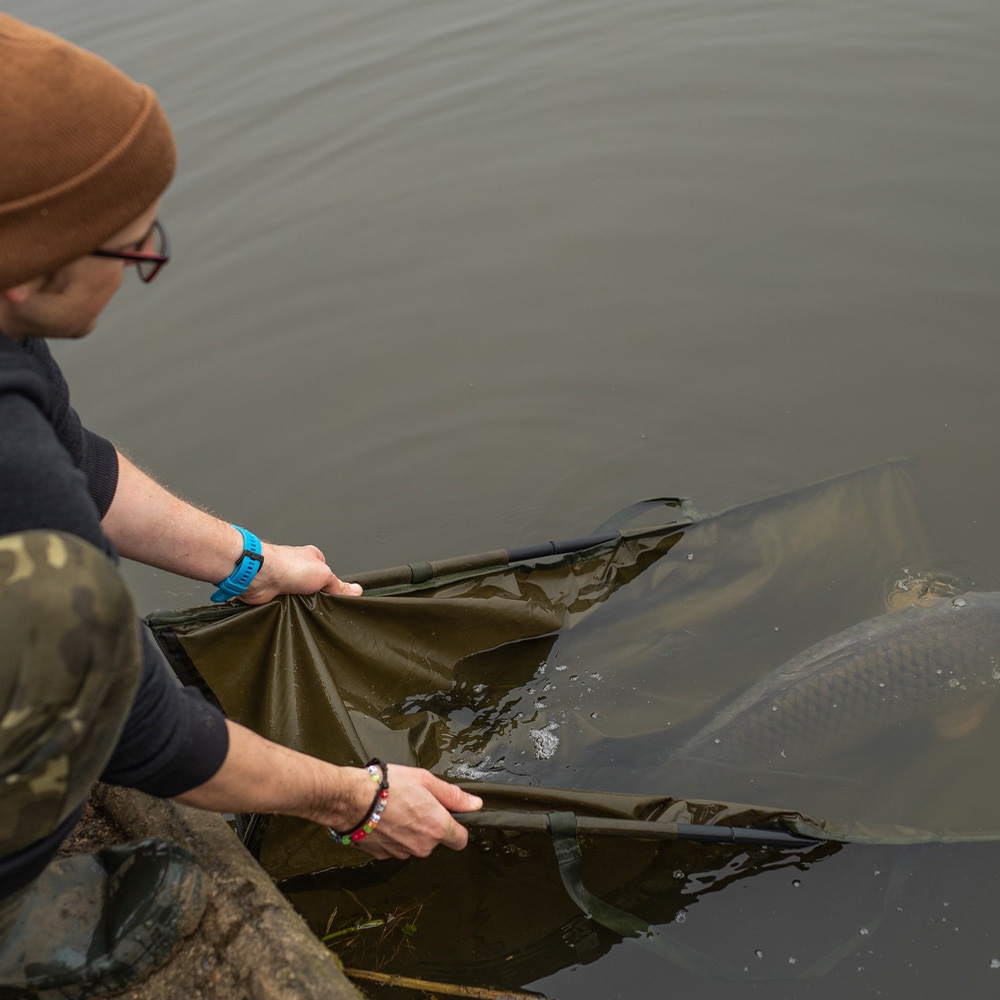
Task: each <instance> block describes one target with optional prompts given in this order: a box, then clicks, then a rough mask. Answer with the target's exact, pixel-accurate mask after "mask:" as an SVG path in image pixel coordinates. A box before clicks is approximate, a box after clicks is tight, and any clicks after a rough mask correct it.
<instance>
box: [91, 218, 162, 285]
mask: <svg viewBox="0 0 1000 1000" xmlns="http://www.w3.org/2000/svg"><path fill="white" fill-rule="evenodd" d="M150 239H152V240H153V249H152V250H140V249H138V248H139V247H144V246H145V245H146V244H147V243H148V242H149V240H150ZM90 256H91V257H110V258H112V259H113V260H124V261H127V262H128V263H130V264H135V269H136V271H138V272H139V277H140V278H141V279H142V281H143V282H144V283H145V284H147V285H148V284H149V283H150V282H151V281H152V280H153V278H155V277H156V276H157V275H158V274H159V273H160V269H161V268H162V267H163V265H164V264H169V263H170V243H169V241H168V240H167V231H166V230H165V229H164V228H163V223H161V222H160V220H159V219H156V220H155V221H154V222H153V227H152V228H151V229H150V230H149V232H148V233H146V235H145V236H144V237H143V238H142V239H141V240H139V242H138V243H136V249H135V250H91V251H90Z"/></svg>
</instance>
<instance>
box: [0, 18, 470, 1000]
mask: <svg viewBox="0 0 1000 1000" xmlns="http://www.w3.org/2000/svg"><path fill="white" fill-rule="evenodd" d="M174 159H175V155H174V144H173V138H172V136H171V133H170V128H169V125H168V124H167V121H166V119H165V117H164V115H163V112H162V110H161V109H160V106H159V104H158V102H157V100H156V98H155V96H154V95H153V93H152V92H151V91H150V90H149V89H148V88H146V87H143V86H140V85H139V84H136V83H134V82H133V81H132V80H130V79H129V78H128V77H126V76H124V75H123V74H122V73H120V72H119V71H118V70H116V69H114V68H113V67H111V66H110V65H109V64H108V63H106V62H104V61H103V60H101V59H99V58H97V57H96V56H94V55H92V54H90V53H88V52H85V51H84V50H82V49H79V48H77V47H76V46H73V45H71V44H69V43H67V42H65V41H63V40H62V39H59V38H57V37H56V36H54V35H51V34H48V33H46V32H43V31H40V30H38V29H35V28H33V27H30V26H28V25H25V24H23V23H22V22H20V21H17V20H15V19H14V18H12V17H9V16H7V15H4V14H0V996H4V995H8V996H14V995H16V996H61V997H70V996H72V997H88V996H96V995H103V994H104V993H106V992H110V991H113V990H121V989H124V988H127V987H128V986H129V985H131V984H133V983H134V982H137V981H139V980H141V979H142V978H143V977H144V976H145V975H146V974H147V973H148V972H149V971H150V970H151V969H153V968H155V967H156V966H157V965H159V964H162V962H163V961H165V960H166V958H167V957H169V955H170V954H171V953H172V951H173V949H174V947H175V946H176V945H177V943H178V942H179V941H180V940H181V938H182V937H183V936H184V935H185V934H187V933H189V932H190V931H191V930H193V929H194V927H195V926H196V925H197V923H198V920H199V919H200V915H201V910H202V908H203V906H204V891H203V887H202V881H201V877H200V875H199V871H198V865H197V862H196V861H195V859H194V858H192V857H191V856H190V855H189V854H188V853H187V852H185V851H183V850H182V849H181V848H179V847H178V846H177V845H172V844H169V843H166V842H158V841H147V842H143V843H141V844H138V845H121V846H118V847H115V848H112V849H105V850H103V851H101V852H98V853H97V854H96V855H80V856H76V857H73V858H70V859H68V860H64V861H60V862H57V863H55V864H52V863H51V861H52V858H53V857H54V855H55V852H56V850H57V848H58V845H59V844H60V843H61V841H62V840H63V839H64V838H65V837H66V835H67V834H68V833H69V831H70V830H71V828H72V827H73V825H74V823H75V822H76V820H77V819H78V817H79V814H80V812H81V810H82V806H83V803H84V802H85V801H86V798H87V796H88V794H89V790H90V787H91V786H92V784H93V782H94V781H95V780H97V779H98V778H99V777H100V778H103V780H105V781H108V782H112V783H117V784H123V785H128V786H130V787H135V788H139V789H142V790H144V791H147V792H149V793H151V794H153V795H158V796H162V797H171V798H175V799H177V800H178V801H180V802H184V803H187V804H190V805H193V806H197V807H200V808H204V809H210V810H215V811H233V812H263V813H268V812H277V813H285V814H288V815H293V816H300V817H304V818H306V819H310V820H313V821H315V822H316V823H320V824H323V825H325V826H328V827H330V828H331V831H336V834H337V835H339V836H340V837H341V838H343V837H347V838H349V839H350V841H351V842H353V843H356V845H357V846H358V847H359V848H360V849H361V850H363V851H366V852H368V853H369V854H370V855H372V856H374V857H376V858H386V857H407V856H410V855H419V856H423V855H426V854H428V853H429V852H430V851H431V850H433V848H434V847H435V846H436V845H438V844H444V845H446V846H448V847H451V848H454V849H460V848H462V847H464V846H465V843H466V840H467V835H466V833H465V831H464V830H463V828H462V827H461V826H459V825H458V824H457V823H456V822H455V820H454V819H453V818H452V817H451V815H450V812H452V811H464V810H469V809H475V808H478V807H479V806H480V805H481V802H480V801H479V800H478V799H477V798H476V797H474V796H470V795H467V794H466V793H464V792H462V791H461V790H460V789H457V788H455V787H454V786H452V785H449V784H447V783H445V782H442V781H440V780H439V779H437V778H435V777H434V776H432V775H431V774H429V773H428V772H426V771H422V770H417V769H412V768H405V767H402V766H392V767H388V768H387V767H385V766H384V765H381V764H373V765H372V766H370V767H369V768H367V769H364V768H351V767H338V766H335V765H333V764H330V763H327V762H324V761H320V760H316V759H313V758H310V757H307V756H305V755H303V754H300V753H296V752H294V751H292V750H288V749H286V748H283V747H280V746H277V745H276V744H273V743H270V742H268V741H267V740H264V739H262V738H261V737H259V736H257V735H255V734H254V733H252V732H250V731H249V730H247V729H244V728H242V727H240V726H238V725H235V724H233V723H232V722H229V721H228V720H225V719H223V718H222V716H221V715H220V714H219V713H218V712H217V711H216V710H215V709H214V708H212V707H211V706H209V705H208V704H207V703H206V702H205V701H204V700H203V699H201V698H200V697H199V696H198V695H197V694H196V693H195V692H193V691H191V690H187V689H181V688H179V687H177V686H176V684H175V683H174V681H173V679H172V677H171V676H170V675H169V674H168V672H167V669H166V667H165V666H164V665H163V664H162V661H161V660H160V659H159V657H158V655H157V653H156V651H155V649H154V648H153V647H152V645H151V643H150V640H149V638H148V636H147V635H146V633H145V631H144V630H141V629H140V628H139V626H138V623H137V620H136V617H135V613H134V610H133V608H132V604H131V601H130V599H129V596H128V594H127V592H126V590H125V587H124V584H123V583H122V581H121V578H120V576H119V575H118V573H117V570H116V569H115V565H114V563H115V561H116V558H117V556H116V553H121V554H122V555H124V556H126V557H128V558H132V559H137V560H140V561H142V562H145V563H148V564H150V565H153V566H157V567H159V568H162V569H166V570H170V571H172V572H176V573H180V574H183V575H185V576H188V577H191V578H193V579H198V580H204V581H206V582H209V583H212V584H214V585H216V586H217V587H218V588H219V590H218V592H217V593H216V594H215V595H213V596H214V597H216V598H218V599H226V598H228V597H235V596H238V597H240V598H241V599H242V600H244V601H247V602H250V603H261V602H264V601H267V600H269V599H271V598H272V597H274V596H275V595H277V594H281V593H313V592H316V591H320V590H321V591H324V592H326V593H330V594H340V595H345V596H347V595H354V596H356V595H358V594H360V588H359V587H357V586H355V585H351V584H346V583H343V582H341V581H340V580H339V579H338V578H337V577H336V576H335V575H334V573H333V572H332V571H331V569H330V568H329V566H327V564H326V561H325V559H324V557H323V554H322V553H321V552H320V551H319V550H318V549H316V548H314V547H312V546H302V547H290V546H280V545H272V544H270V543H267V542H264V543H260V542H259V540H258V539H257V538H256V536H254V535H253V534H252V533H250V532H247V531H245V530H244V529H242V528H238V527H236V526H234V525H231V524H228V523H226V522H224V521H220V520H218V519H217V518H215V517H212V516H211V515H209V514H207V513H205V512H203V511H200V510H198V509H196V508H194V507H192V506H191V505H189V504H187V503H185V502H183V501H181V500H179V499H177V498H176V497H174V496H172V495H171V494H170V493H169V492H167V491H166V490H165V489H164V488H162V487H161V486H159V485H158V484H157V483H155V482H154V481H153V480H152V479H150V478H149V477H148V476H147V475H146V474H145V473H143V472H142V471H140V470H139V469H138V468H137V467H136V466H135V465H133V464H132V463H131V462H130V461H128V460H127V459H126V458H125V457H124V456H122V455H121V454H119V453H118V451H117V450H116V449H115V447H114V446H113V445H112V444H111V443H110V442H108V441H106V440H104V439H103V438H100V437H98V436H97V435H95V434H93V433H91V432H89V431H87V430H86V429H85V428H84V427H83V426H82V425H81V423H80V421H79V419H78V417H77V415H76V413H75V411H74V410H73V409H72V407H71V406H70V404H69V395H68V390H67V387H66V383H65V381H64V380H63V377H62V374H61V372H60V370H59V368H58V366H57V365H56V363H55V361H54V360H53V359H52V356H51V354H50V353H49V351H48V348H47V346H46V340H47V339H55V338H69V337H72V338H75V337H83V336H85V335H86V334H88V333H89V332H90V331H91V330H92V329H93V328H94V325H95V323H96V322H97V319H98V317H99V316H100V314H101V312H102V310H103V309H104V307H105V306H106V305H107V304H108V302H109V301H110V300H111V298H112V296H113V295H114V294H115V292H116V291H117V290H118V287H119V285H120V283H121V280H122V277H123V274H124V272H125V270H126V269H129V268H132V267H134V268H135V269H136V270H137V271H138V272H139V276H140V278H142V279H143V280H144V281H150V280H152V279H153V278H154V277H155V276H156V275H157V273H158V272H159V271H160V270H161V269H162V267H163V266H164V265H165V264H166V263H167V261H168V260H169V250H168V246H167V237H166V232H165V229H164V227H163V225H162V224H161V223H160V222H159V220H158V211H159V198H160V195H161V194H162V192H163V190H164V189H165V188H166V186H167V184H168V183H169V182H170V179H171V177H172V174H173V170H174Z"/></svg>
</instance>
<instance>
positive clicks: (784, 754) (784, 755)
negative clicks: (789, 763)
mask: <svg viewBox="0 0 1000 1000" xmlns="http://www.w3.org/2000/svg"><path fill="white" fill-rule="evenodd" d="M781 756H782V757H784V758H785V760H788V754H787V753H785V751H784V750H782V751H781Z"/></svg>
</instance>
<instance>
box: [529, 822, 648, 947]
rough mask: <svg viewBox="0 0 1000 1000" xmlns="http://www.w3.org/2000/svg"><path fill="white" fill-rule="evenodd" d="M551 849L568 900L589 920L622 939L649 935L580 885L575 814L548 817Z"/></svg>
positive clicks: (642, 925)
mask: <svg viewBox="0 0 1000 1000" xmlns="http://www.w3.org/2000/svg"><path fill="white" fill-rule="evenodd" d="M548 821H549V832H550V833H551V834H552V846H553V847H554V848H555V852H556V860H557V861H558V862H559V875H560V877H561V878H562V882H563V885H564V886H565V887H566V892H567V893H568V894H569V898H570V899H572V900H573V902H574V903H576V905H577V906H579V907H580V909H581V910H583V912H584V913H585V914H586V915H587V916H588V917H590V918H591V919H592V920H596V921H597V923H599V924H600V925H601V926H602V927H607V929H608V930H609V931H614V932H615V933H616V934H620V935H621V936H622V937H639V935H640V934H648V933H649V930H650V928H649V924H647V923H646V922H645V921H643V920H640V919H639V918H638V917H634V916H632V914H631V913H626V912H625V911H624V910H619V909H618V907H617V906H612V905H611V904H610V903H605V902H604V900H603V899H598V898H597V896H595V895H594V894H593V893H592V892H591V891H590V890H589V889H588V888H587V887H586V886H585V885H584V884H583V877H582V875H581V873H580V865H581V863H582V861H583V854H582V852H581V851H580V840H579V838H578V837H577V835H576V815H575V813H571V812H551V813H549V814H548Z"/></svg>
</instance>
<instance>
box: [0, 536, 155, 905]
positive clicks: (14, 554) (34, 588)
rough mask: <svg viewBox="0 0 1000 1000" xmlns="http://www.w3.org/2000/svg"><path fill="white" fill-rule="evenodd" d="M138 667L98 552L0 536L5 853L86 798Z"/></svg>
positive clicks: (124, 614) (0, 805) (1, 852)
mask: <svg viewBox="0 0 1000 1000" xmlns="http://www.w3.org/2000/svg"><path fill="white" fill-rule="evenodd" d="M141 663H142V661H141V658H140V647H139V625H138V620H137V618H136V614H135V609H134V607H133V604H132V600H131V598H130V596H129V594H128V591H127V589H126V587H125V584H124V582H123V580H122V578H121V576H120V575H119V573H118V571H117V570H116V569H115V567H114V565H113V564H112V563H111V561H110V560H109V559H108V557H107V556H106V555H104V553H102V552H100V551H99V550H98V549H96V548H94V547H93V546H92V545H90V544H88V543H87V542H84V541H83V540H81V539H79V538H76V537H74V536H72V535H65V534H59V533H56V532H51V531H29V532H24V533H21V534H16V535H5V536H3V537H0V857H5V856H8V855H11V854H14V853H16V852H17V851H21V850H23V849H25V848H26V847H28V846H29V845H31V844H33V843H35V842H36V841H39V840H41V839H43V838H44V837H47V836H50V835H51V834H53V833H54V832H55V831H56V830H57V829H58V828H59V826H60V824H62V823H64V822H65V820H66V819H67V818H68V817H69V816H70V815H71V814H72V813H73V811H74V810H75V809H77V808H78V807H79V806H80V805H81V804H82V803H83V802H85V801H86V799H87V797H88V796H89V794H90V789H91V787H92V786H93V784H94V782H95V781H96V780H97V778H98V776H99V775H100V774H101V772H102V771H103V770H104V768H105V766H106V765H107V763H108V760H109V759H110V757H111V754H112V752H113V751H114V748H115V746H116V744H117V743H118V739H119V736H120V735H121V732H122V728H123V726H124V724H125V719H126V716H127V715H128V711H129V708H130V706H131V704H132V700H133V697H134V695H135V691H136V688H137V686H138V683H139V677H140V673H141ZM0 893H2V889H0Z"/></svg>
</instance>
